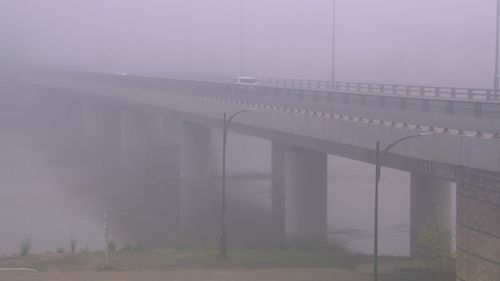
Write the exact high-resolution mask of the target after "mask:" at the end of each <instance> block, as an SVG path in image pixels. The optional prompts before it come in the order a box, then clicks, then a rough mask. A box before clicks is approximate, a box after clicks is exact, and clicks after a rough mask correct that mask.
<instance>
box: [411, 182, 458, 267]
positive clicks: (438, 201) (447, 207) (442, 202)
mask: <svg viewBox="0 0 500 281" xmlns="http://www.w3.org/2000/svg"><path fill="white" fill-rule="evenodd" d="M410 184H411V187H410V188H411V199H410V200H411V201H410V247H411V250H410V252H411V255H412V256H417V257H425V256H427V255H429V249H427V248H426V247H423V246H422V245H421V243H418V240H419V237H421V236H422V233H423V231H425V230H426V229H427V230H430V231H433V232H435V233H436V234H437V232H438V231H439V232H440V233H442V234H443V235H446V234H448V235H451V190H452V189H451V184H452V183H451V182H449V181H446V180H441V179H438V178H436V177H433V176H430V175H424V174H419V173H414V172H412V173H411V180H410ZM443 238H446V239H442V240H443V244H442V247H445V248H447V249H449V250H450V251H451V237H443Z"/></svg>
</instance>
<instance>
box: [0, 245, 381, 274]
mask: <svg viewBox="0 0 500 281" xmlns="http://www.w3.org/2000/svg"><path fill="white" fill-rule="evenodd" d="M217 254H218V252H217V251H216V250H187V249H186V250H175V249H165V250H134V251H129V250H118V251H116V252H115V253H114V254H113V265H112V267H108V268H104V267H103V266H104V256H105V255H104V252H103V251H97V252H88V253H79V254H74V255H66V256H64V257H63V256H58V255H51V254H42V255H32V256H30V257H26V258H17V259H12V258H9V259H2V258H0V267H2V266H4V265H6V264H8V265H9V266H11V267H16V266H23V267H26V266H29V267H31V268H36V269H39V270H58V271H72V270H134V271H142V270H169V269H191V268H205V269H223V268H284V267H285V268H286V267H347V268H352V267H354V266H356V265H358V264H361V263H367V262H369V261H371V257H369V256H362V255H351V256H344V255H343V254H342V253H337V252H335V251H330V250H311V251H306V250H263V249H262V250H247V249H231V251H229V259H227V260H224V259H220V258H219V257H218V255H217Z"/></svg>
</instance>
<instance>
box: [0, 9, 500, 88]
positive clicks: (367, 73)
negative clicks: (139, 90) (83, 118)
mask: <svg viewBox="0 0 500 281" xmlns="http://www.w3.org/2000/svg"><path fill="white" fill-rule="evenodd" d="M242 1H243V50H244V51H243V57H244V60H243V61H244V72H245V74H248V75H253V76H257V77H287V78H303V79H321V80H326V79H329V77H330V69H331V54H332V18H333V16H332V0H286V1H285V0H242ZM240 4H241V2H240V0H210V1H207V0H163V1H161V0H141V1H138V0H135V1H133V0H85V1H83V0H0V16H1V17H0V24H1V27H0V39H1V41H2V42H3V43H2V49H0V60H2V61H4V63H3V64H4V65H7V63H5V62H10V64H14V63H15V64H16V65H17V64H21V63H22V64H25V65H26V64H29V65H37V66H50V67H57V68H65V69H73V70H87V71H102V72H125V73H133V74H141V75H151V76H168V75H169V74H170V73H198V74H209V73H210V74H220V75H228V76H235V75H238V74H239V72H240V42H241V34H242V33H241V29H240V20H241V17H240V16H241V13H240ZM495 16H496V1H495V0H475V1H472V0H418V1H417V0H336V13H335V26H336V28H335V34H336V36H335V72H336V77H337V78H336V79H337V80H342V81H366V82H385V83H403V84H419V85H428V84H430V85H442V86H460V87H491V85H492V80H493V69H494V51H495V50H494V49H495Z"/></svg>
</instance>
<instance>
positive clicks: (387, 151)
mask: <svg viewBox="0 0 500 281" xmlns="http://www.w3.org/2000/svg"><path fill="white" fill-rule="evenodd" d="M422 136H425V135H411V136H407V137H404V138H400V139H399V140H397V141H395V142H393V143H391V144H390V145H388V146H387V147H386V148H384V149H383V150H382V151H381V152H380V158H379V159H378V163H377V165H379V166H380V165H381V164H382V161H384V158H385V156H386V155H387V153H389V150H391V148H393V147H394V146H395V145H396V144H398V143H400V142H403V141H405V140H407V139H413V138H418V137H422Z"/></svg>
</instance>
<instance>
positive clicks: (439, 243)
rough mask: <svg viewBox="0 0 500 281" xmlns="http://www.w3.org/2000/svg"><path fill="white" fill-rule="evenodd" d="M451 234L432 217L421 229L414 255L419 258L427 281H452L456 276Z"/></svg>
mask: <svg viewBox="0 0 500 281" xmlns="http://www.w3.org/2000/svg"><path fill="white" fill-rule="evenodd" d="M452 242H453V234H452V233H451V231H450V230H449V229H446V227H444V225H443V224H442V223H441V222H440V221H439V219H438V218H437V217H434V218H433V219H432V221H431V222H429V223H428V224H427V225H426V226H424V227H422V229H421V231H420V233H419V235H418V237H417V241H416V247H415V249H413V251H414V253H415V254H416V255H417V256H419V257H421V258H422V260H421V263H422V267H423V268H425V270H426V272H427V273H428V280H429V281H452V280H455V275H456V258H455V254H454V253H453V252H452V251H451V244H452Z"/></svg>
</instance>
